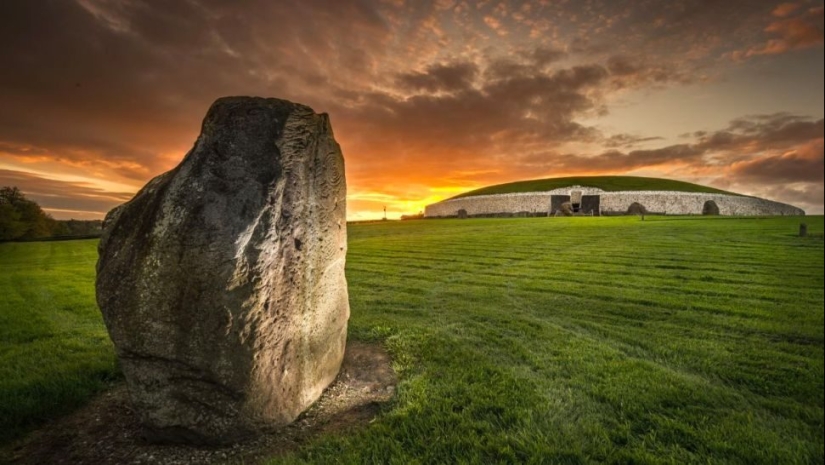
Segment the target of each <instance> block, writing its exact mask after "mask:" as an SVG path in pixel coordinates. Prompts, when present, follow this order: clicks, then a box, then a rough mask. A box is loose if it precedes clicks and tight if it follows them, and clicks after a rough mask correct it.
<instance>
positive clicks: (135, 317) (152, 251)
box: [97, 97, 349, 443]
mask: <svg viewBox="0 0 825 465" xmlns="http://www.w3.org/2000/svg"><path fill="white" fill-rule="evenodd" d="M345 198H346V186H345V179H344V160H343V157H342V155H341V151H340V148H339V146H338V144H337V143H336V142H335V140H334V138H333V134H332V129H331V126H330V123H329V119H328V117H327V116H326V115H324V114H321V115H319V114H316V113H314V112H313V111H312V109H310V108H308V107H305V106H302V105H298V104H294V103H291V102H287V101H284V100H277V99H262V98H249V97H230V98H223V99H219V100H218V101H216V102H215V103H214V104H213V105H212V107H211V108H210V110H209V112H208V114H207V116H206V118H205V120H204V122H203V128H202V131H201V135H200V137H199V138H198V140H197V142H196V143H195V146H194V148H193V149H192V150H191V151H190V152H189V153H188V154H187V155H186V157H185V158H184V160H183V161H182V162H181V164H180V165H179V166H178V167H176V168H175V169H173V170H171V171H169V172H167V173H165V174H162V175H160V176H158V177H157V178H155V179H153V180H152V181H151V182H149V183H148V184H147V185H146V186H145V187H144V188H143V189H142V190H141V191H140V192H139V193H138V194H137V195H136V196H135V198H134V199H132V200H131V201H130V202H128V203H126V204H124V205H122V206H120V207H118V208H117V209H115V210H113V211H112V212H110V213H109V215H108V216H107V218H106V222H105V231H104V235H103V237H102V239H101V241H100V247H99V253H100V258H99V261H98V264H97V272H98V276H97V300H98V304H99V305H100V308H101V311H102V312H103V317H104V320H105V322H106V326H107V328H108V330H109V334H110V335H111V338H112V341H113V342H114V344H115V347H116V349H117V354H118V356H119V358H120V362H121V366H122V369H123V373H124V375H125V377H126V381H127V384H128V387H129V391H130V395H131V398H132V400H133V403H134V406H135V409H136V411H137V413H138V414H139V416H140V418H141V421H142V423H143V424H144V426H145V428H146V433H147V436H148V438H149V439H151V440H156V441H169V442H192V443H227V442H232V441H234V440H237V439H238V438H240V437H242V436H245V435H247V434H249V433H251V432H253V431H255V430H256V429H258V428H259V427H262V426H264V425H268V426H272V425H282V424H286V423H289V422H291V421H292V420H293V419H295V417H296V416H297V415H298V414H299V413H301V412H302V411H303V410H304V409H306V408H307V407H308V406H309V405H310V404H311V403H312V402H313V401H315V400H316V399H317V398H318V397H319V396H320V394H321V392H322V391H323V389H324V388H325V387H326V386H327V385H328V384H329V383H330V382H331V381H332V380H333V379H334V378H335V376H336V374H337V373H338V370H339V368H340V365H341V360H342V358H343V354H344V345H345V342H346V327H347V320H348V318H349V304H348V298H347V285H346V280H345V277H344V259H345V255H346V218H345V215H346V204H345Z"/></svg>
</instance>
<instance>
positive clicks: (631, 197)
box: [424, 187, 805, 218]
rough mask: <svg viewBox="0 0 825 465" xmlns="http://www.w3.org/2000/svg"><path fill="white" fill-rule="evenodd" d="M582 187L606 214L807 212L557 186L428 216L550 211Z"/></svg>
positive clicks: (480, 199) (752, 200)
mask: <svg viewBox="0 0 825 465" xmlns="http://www.w3.org/2000/svg"><path fill="white" fill-rule="evenodd" d="M574 190H581V191H582V193H583V194H584V195H592V194H598V195H600V196H601V199H600V206H601V211H602V212H603V213H606V214H608V213H611V212H612V213H624V212H626V211H627V207H629V206H630V204H632V203H633V202H638V203H640V204H642V205H644V206H645V208H646V209H647V211H649V212H652V213H665V214H668V215H700V214H702V207H704V205H705V202H706V201H708V200H713V201H714V202H716V205H718V206H719V213H720V214H721V215H732V216H735V215H740V216H771V215H804V214H805V212H804V211H803V210H801V209H799V208H796V207H794V206H791V205H787V204H784V203H779V202H773V201H770V200H765V199H760V198H756V197H743V196H736V195H724V194H705V193H692V192H671V191H623V192H603V191H601V190H600V189H595V188H588V187H581V188H580V187H574V188H564V189H556V190H553V191H547V192H526V193H517V194H497V195H479V196H474V197H462V198H458V199H452V200H445V201H443V202H438V203H434V204H432V205H428V206H427V207H426V208H425V209H424V216H425V217H428V218H437V217H450V216H456V215H458V210H461V209H464V210H466V211H467V214H468V215H482V214H495V213H518V212H530V213H533V212H549V210H550V196H551V195H570V192H571V191H574Z"/></svg>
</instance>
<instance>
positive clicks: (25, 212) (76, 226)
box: [0, 187, 102, 241]
mask: <svg viewBox="0 0 825 465" xmlns="http://www.w3.org/2000/svg"><path fill="white" fill-rule="evenodd" d="M101 230H102V221H100V220H93V221H81V220H68V221H58V220H55V219H54V218H52V217H51V215H49V214H47V213H46V212H44V211H43V209H42V208H40V205H38V204H37V202H35V201H33V200H29V199H27V198H26V196H25V195H24V194H23V193H22V192H21V191H20V189H18V188H17V187H2V188H0V241H19V240H34V239H46V238H52V237H60V236H94V235H100V232H101Z"/></svg>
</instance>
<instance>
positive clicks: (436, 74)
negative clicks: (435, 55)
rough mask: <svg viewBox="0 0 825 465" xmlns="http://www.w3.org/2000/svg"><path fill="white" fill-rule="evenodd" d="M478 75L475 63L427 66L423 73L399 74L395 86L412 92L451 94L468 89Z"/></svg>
mask: <svg viewBox="0 0 825 465" xmlns="http://www.w3.org/2000/svg"><path fill="white" fill-rule="evenodd" d="M477 75H478V66H477V65H476V64H475V63H466V62H465V63H450V64H446V65H442V64H437V65H432V66H429V67H428V68H427V69H426V71H424V72H415V73H405V74H399V75H398V79H397V81H396V82H397V84H398V86H399V87H400V88H401V89H404V90H408V91H412V92H419V91H425V92H439V91H444V92H453V91H458V90H466V89H468V88H470V87H471V86H472V84H473V81H474V80H475V78H476V76H477Z"/></svg>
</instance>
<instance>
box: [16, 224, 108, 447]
mask: <svg viewBox="0 0 825 465" xmlns="http://www.w3.org/2000/svg"><path fill="white" fill-rule="evenodd" d="M96 247H97V240H84V241H68V242H33V243H20V244H16V243H6V244H0V444H2V443H4V442H7V441H8V440H10V439H12V438H14V437H17V436H19V435H20V434H21V433H22V432H24V431H26V430H27V429H29V428H31V427H32V426H33V425H37V424H39V423H42V422H43V420H45V419H49V418H53V417H55V416H56V415H59V414H62V413H65V412H69V411H71V410H72V409H73V408H76V407H77V406H79V405H81V404H82V403H83V402H85V401H86V400H87V399H88V398H89V397H90V396H91V395H92V394H93V393H95V392H97V391H99V390H100V389H102V388H103V387H105V386H106V385H107V384H108V383H109V381H111V380H112V379H113V378H115V377H117V376H119V375H118V371H117V368H116V366H115V357H114V349H113V347H112V343H111V342H110V341H109V335H108V334H107V333H106V328H105V327H104V326H103V319H102V317H101V316H100V311H99V310H98V309H97V304H96V303H95V294H94V280H95V263H96V262H97V249H96Z"/></svg>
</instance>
